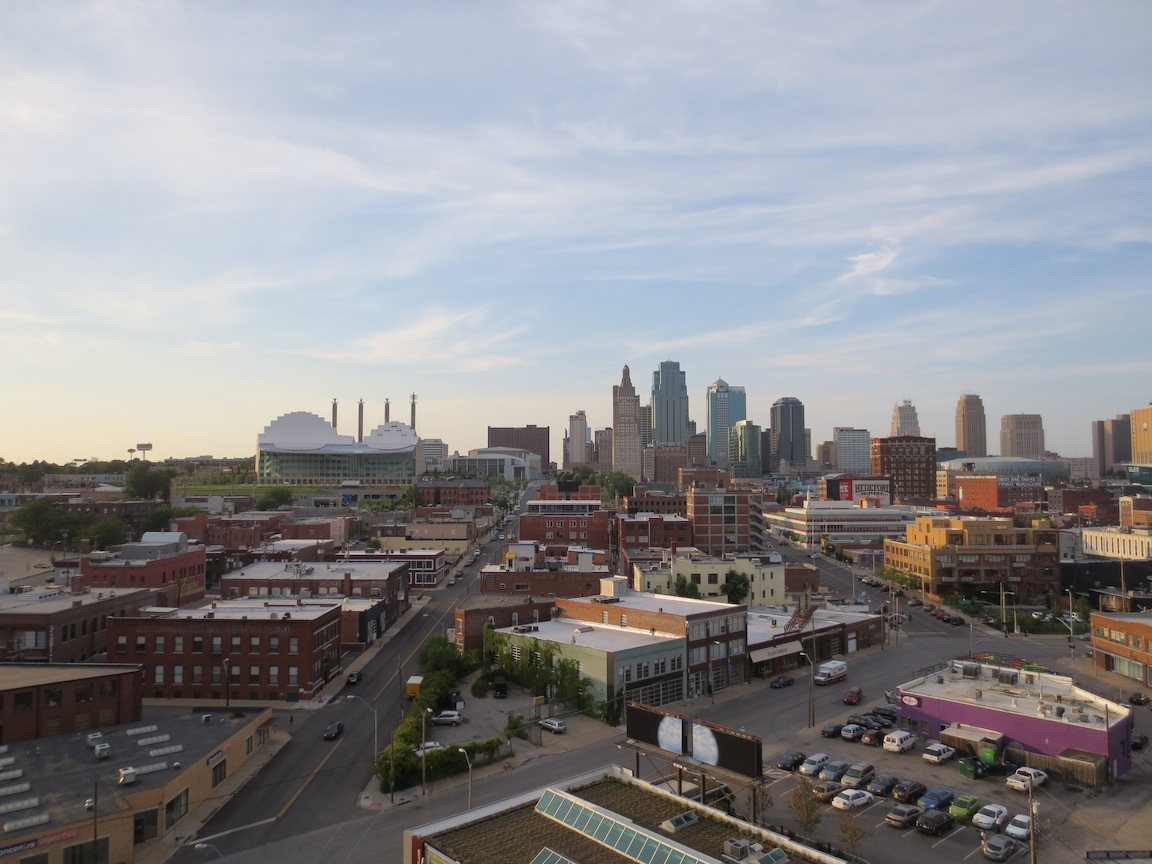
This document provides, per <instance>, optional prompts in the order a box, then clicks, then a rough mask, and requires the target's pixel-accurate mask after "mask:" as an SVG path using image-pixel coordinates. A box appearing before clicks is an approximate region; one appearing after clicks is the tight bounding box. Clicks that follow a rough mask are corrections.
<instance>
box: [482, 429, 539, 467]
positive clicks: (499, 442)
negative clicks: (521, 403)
mask: <svg viewBox="0 0 1152 864" xmlns="http://www.w3.org/2000/svg"><path fill="white" fill-rule="evenodd" d="M551 434H552V427H551V426H537V425H535V424H533V423H529V424H528V425H527V426H489V427H488V446H489V447H512V448H513V449H516V450H527V451H528V452H529V453H536V454H538V455H539V456H540V465H541V467H544V466H546V465H548V464H549V462H550V460H551V452H550V444H549V438H550V436H551Z"/></svg>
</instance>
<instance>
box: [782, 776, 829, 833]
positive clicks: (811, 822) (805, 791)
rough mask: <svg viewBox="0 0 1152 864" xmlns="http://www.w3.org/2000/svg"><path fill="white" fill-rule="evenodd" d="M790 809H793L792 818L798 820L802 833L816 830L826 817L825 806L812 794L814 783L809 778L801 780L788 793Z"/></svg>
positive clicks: (797, 823)
mask: <svg viewBox="0 0 1152 864" xmlns="http://www.w3.org/2000/svg"><path fill="white" fill-rule="evenodd" d="M788 809H789V810H791V811H792V818H793V819H795V820H796V825H797V826H798V827H799V828H800V831H801V833H803V834H806V835H810V834H811V833H812V832H813V831H815V830H816V828H817V826H819V825H820V820H822V819H823V818H824V813H823V808H822V807H821V806H820V802H819V801H818V800H817V799H816V796H815V795H813V794H812V784H811V783H809V782H808V781H807V780H801V781H800V783H799V785H797V786H795V787H794V788H793V789H792V791H791V792H789V793H788Z"/></svg>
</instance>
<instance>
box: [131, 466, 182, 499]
mask: <svg viewBox="0 0 1152 864" xmlns="http://www.w3.org/2000/svg"><path fill="white" fill-rule="evenodd" d="M175 476H176V472H175V471H173V470H172V469H171V468H156V467H154V466H152V465H150V464H149V463H147V462H143V461H141V462H134V463H133V464H132V467H131V468H129V469H128V474H127V475H126V476H125V478H124V495H125V497H127V498H129V499H135V500H137V501H148V500H151V499H154V498H159V499H161V500H162V501H167V500H169V499H170V498H171V497H172V478H173V477H175Z"/></svg>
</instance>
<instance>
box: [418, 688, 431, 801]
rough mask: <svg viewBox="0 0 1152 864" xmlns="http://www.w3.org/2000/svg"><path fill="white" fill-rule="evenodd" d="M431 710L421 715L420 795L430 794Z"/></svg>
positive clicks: (426, 710)
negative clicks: (429, 730) (429, 728)
mask: <svg viewBox="0 0 1152 864" xmlns="http://www.w3.org/2000/svg"><path fill="white" fill-rule="evenodd" d="M431 713H432V709H431V708H425V709H424V713H422V714H421V715H420V794H421V795H427V794H428V747H427V746H426V745H427V744H428V731H427V730H428V715H429V714H431Z"/></svg>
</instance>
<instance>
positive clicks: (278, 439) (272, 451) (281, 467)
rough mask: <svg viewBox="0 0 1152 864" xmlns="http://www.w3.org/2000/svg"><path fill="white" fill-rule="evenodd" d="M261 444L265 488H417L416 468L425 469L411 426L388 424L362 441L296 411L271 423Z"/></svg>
mask: <svg viewBox="0 0 1152 864" xmlns="http://www.w3.org/2000/svg"><path fill="white" fill-rule="evenodd" d="M256 440H257V448H256V454H257V455H256V478H257V482H258V483H262V484H275V485H281V484H288V485H292V486H332V485H339V484H341V483H348V482H351V481H355V482H357V483H361V484H364V485H387V486H395V485H398V484H410V483H415V482H416V466H417V465H420V466H423V465H424V456H423V453H422V449H421V446H420V438H419V436H418V435H417V434H416V430H414V429H413V428H412V427H411V426H408V425H407V424H405V423H397V422H386V423H384V424H383V425H382V426H377V427H376V428H375V429H373V430H372V432H371V433H370V434H369V435H368V436H367V437H366V438H365V439H364V440H363V441H357V440H356V439H355V438H354V437H353V436H351V435H341V434H340V433H339V432H337V431H336V429H335V428H333V426H332V424H330V423H328V422H327V421H326V420H324V418H323V417H320V416H319V415H317V414H310V413H308V412H307V411H294V412H292V413H291V414H283V415H281V416H280V417H277V418H276V419H275V420H273V421H272V422H271V423H269V424H268V425H267V426H266V427H265V428H264V431H263V432H261V433H260V434H259V435H258V436H257V439H256Z"/></svg>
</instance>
